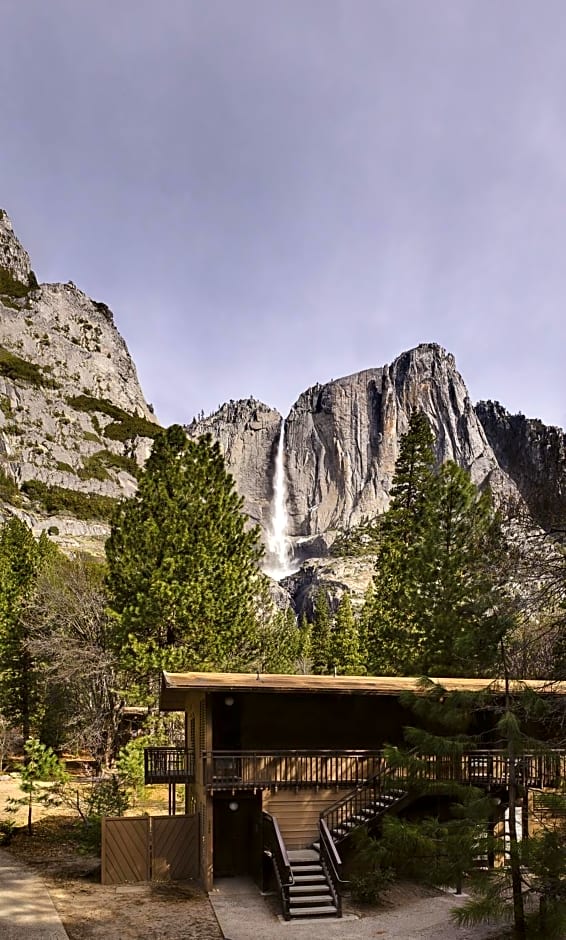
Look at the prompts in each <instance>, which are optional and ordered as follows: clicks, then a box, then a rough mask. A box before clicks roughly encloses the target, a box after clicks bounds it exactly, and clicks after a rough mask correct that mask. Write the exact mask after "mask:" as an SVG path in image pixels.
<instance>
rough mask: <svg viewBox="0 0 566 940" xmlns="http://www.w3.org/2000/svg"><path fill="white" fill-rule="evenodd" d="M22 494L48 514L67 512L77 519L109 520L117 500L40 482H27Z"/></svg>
mask: <svg viewBox="0 0 566 940" xmlns="http://www.w3.org/2000/svg"><path fill="white" fill-rule="evenodd" d="M22 492H23V493H25V494H26V496H28V497H29V498H30V499H32V500H34V502H37V503H39V504H40V505H41V506H42V507H43V508H44V509H45V510H46V511H47V512H48V513H57V512H68V513H70V514H71V515H72V516H76V518H77V519H86V520H88V519H99V520H101V521H103V522H106V521H107V520H108V519H110V517H111V515H112V513H113V512H114V509H115V507H116V505H117V504H118V502H119V500H117V499H114V498H113V497H112V496H100V495H98V494H96V493H81V492H79V491H78V490H70V489H66V488H65V487H63V486H48V485H47V484H46V483H42V482H41V481H40V480H27V481H26V482H25V483H24V484H23V485H22Z"/></svg>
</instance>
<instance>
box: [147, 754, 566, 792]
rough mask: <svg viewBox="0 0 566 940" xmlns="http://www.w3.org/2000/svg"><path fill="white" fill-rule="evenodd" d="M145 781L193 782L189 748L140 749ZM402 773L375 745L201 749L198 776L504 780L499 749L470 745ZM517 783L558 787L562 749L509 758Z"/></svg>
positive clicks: (261, 780) (295, 783) (347, 782)
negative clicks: (393, 776) (361, 747)
mask: <svg viewBox="0 0 566 940" xmlns="http://www.w3.org/2000/svg"><path fill="white" fill-rule="evenodd" d="M144 756H145V782H146V783H174V782H185V781H187V780H188V781H193V780H194V776H195V758H194V754H193V752H192V751H187V750H185V749H184V748H179V747H177V748H175V747H149V748H145V755H144ZM414 757H415V758H416V760H415V766H414V767H413V768H412V769H411V770H410V772H408V771H407V770H406V769H404V768H396V769H393V768H392V767H391V764H390V763H389V762H388V760H387V758H386V756H385V754H384V752H383V751H379V750H365V751H362V750H356V751H346V750H332V751H330V750H320V751H314V750H261V751H252V750H246V751H220V750H213V751H206V752H203V754H202V760H203V780H204V782H205V784H206V785H207V786H208V787H210V788H211V789H234V788H239V787H243V788H248V787H297V788H301V787H311V786H317V787H323V788H324V787H326V788H335V787H345V788H346V787H347V788H348V789H353V788H354V787H360V786H362V785H364V784H366V783H367V782H368V781H370V780H371V779H372V778H374V777H375V776H376V775H378V774H383V773H385V772H386V771H387V772H388V773H389V774H390V773H391V772H393V770H394V772H395V773H396V774H398V776H399V778H400V779H403V780H407V779H411V780H413V781H415V782H418V781H419V780H420V781H422V780H431V781H435V780H436V781H439V782H441V781H445V782H449V781H454V782H459V783H469V784H472V785H476V786H481V787H487V788H491V787H494V786H505V785H506V784H507V783H508V782H509V759H508V757H507V755H506V753H505V751H498V750H487V749H484V750H472V751H466V752H464V753H463V754H461V755H458V756H452V755H445V756H442V757H440V756H436V755H428V756H427V755H414ZM515 772H516V777H517V782H518V783H520V784H521V785H523V786H528V787H533V788H536V789H548V788H554V787H557V786H559V784H560V781H561V780H564V779H566V750H556V749H554V750H545V751H540V752H539V753H527V754H522V755H520V756H519V757H517V758H516V759H515Z"/></svg>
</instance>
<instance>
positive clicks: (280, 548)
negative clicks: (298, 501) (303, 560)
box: [265, 418, 295, 580]
mask: <svg viewBox="0 0 566 940" xmlns="http://www.w3.org/2000/svg"><path fill="white" fill-rule="evenodd" d="M288 521H289V520H288V516H287V483H286V480H285V419H284V418H282V419H281V431H280V432H279V442H278V444H277V454H276V457H275V476H274V478H273V504H272V509H271V520H270V528H269V532H268V533H267V549H268V557H269V564H268V567H267V568H266V572H265V573H266V574H268V575H269V576H270V577H271V578H275V580H279V579H280V578H284V577H285V576H286V575H288V574H292V572H293V571H294V570H295V568H294V567H293V565H292V552H291V546H290V544H289V539H288V537H287V526H288Z"/></svg>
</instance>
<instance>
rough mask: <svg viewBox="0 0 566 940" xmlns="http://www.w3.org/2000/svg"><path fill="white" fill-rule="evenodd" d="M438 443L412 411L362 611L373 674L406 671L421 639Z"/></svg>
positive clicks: (421, 416) (418, 414) (424, 420)
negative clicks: (422, 582)
mask: <svg viewBox="0 0 566 940" xmlns="http://www.w3.org/2000/svg"><path fill="white" fill-rule="evenodd" d="M433 444H434V439H433V435H432V431H431V427H430V424H429V421H428V419H427V417H426V415H424V414H423V413H422V412H419V411H413V412H412V414H411V417H410V421H409V428H408V431H407V433H406V434H405V435H404V436H403V437H402V438H401V444H400V449H399V457H398V460H397V462H396V465H395V475H394V478H393V484H392V488H391V504H390V507H389V510H388V511H387V513H386V514H385V515H384V517H383V519H382V522H381V527H380V528H381V532H380V544H379V548H378V552H377V560H376V573H375V577H374V584H373V589H372V591H371V592H370V595H369V597H368V598H366V604H365V606H364V611H363V615H362V619H363V624H364V631H363V632H364V647H365V656H366V660H367V666H368V670H369V672H371V673H374V674H379V673H382V674H395V673H397V674H399V673H401V674H407V673H408V668H407V667H408V663H407V656H408V655H409V656H412V655H414V653H415V652H416V651H417V650H418V649H419V646H420V644H421V643H422V631H421V626H420V623H419V609H418V595H419V589H420V588H419V565H420V555H421V550H422V543H423V539H424V529H425V525H426V516H427V505H428V500H429V498H430V491H431V486H432V481H433V478H434V447H433Z"/></svg>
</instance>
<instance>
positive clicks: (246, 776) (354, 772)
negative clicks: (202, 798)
mask: <svg viewBox="0 0 566 940" xmlns="http://www.w3.org/2000/svg"><path fill="white" fill-rule="evenodd" d="M203 758H204V780H205V783H206V785H207V786H209V787H211V788H212V789H214V790H220V789H226V790H229V789H234V788H235V787H312V786H313V785H315V786H318V787H355V786H358V785H359V784H360V783H362V782H363V781H364V780H367V778H368V777H370V776H372V775H373V774H376V773H378V771H379V769H380V766H381V762H382V760H383V756H382V753H381V751H261V752H258V751H238V752H233V751H208V752H207V753H206V754H204V755H203Z"/></svg>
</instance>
